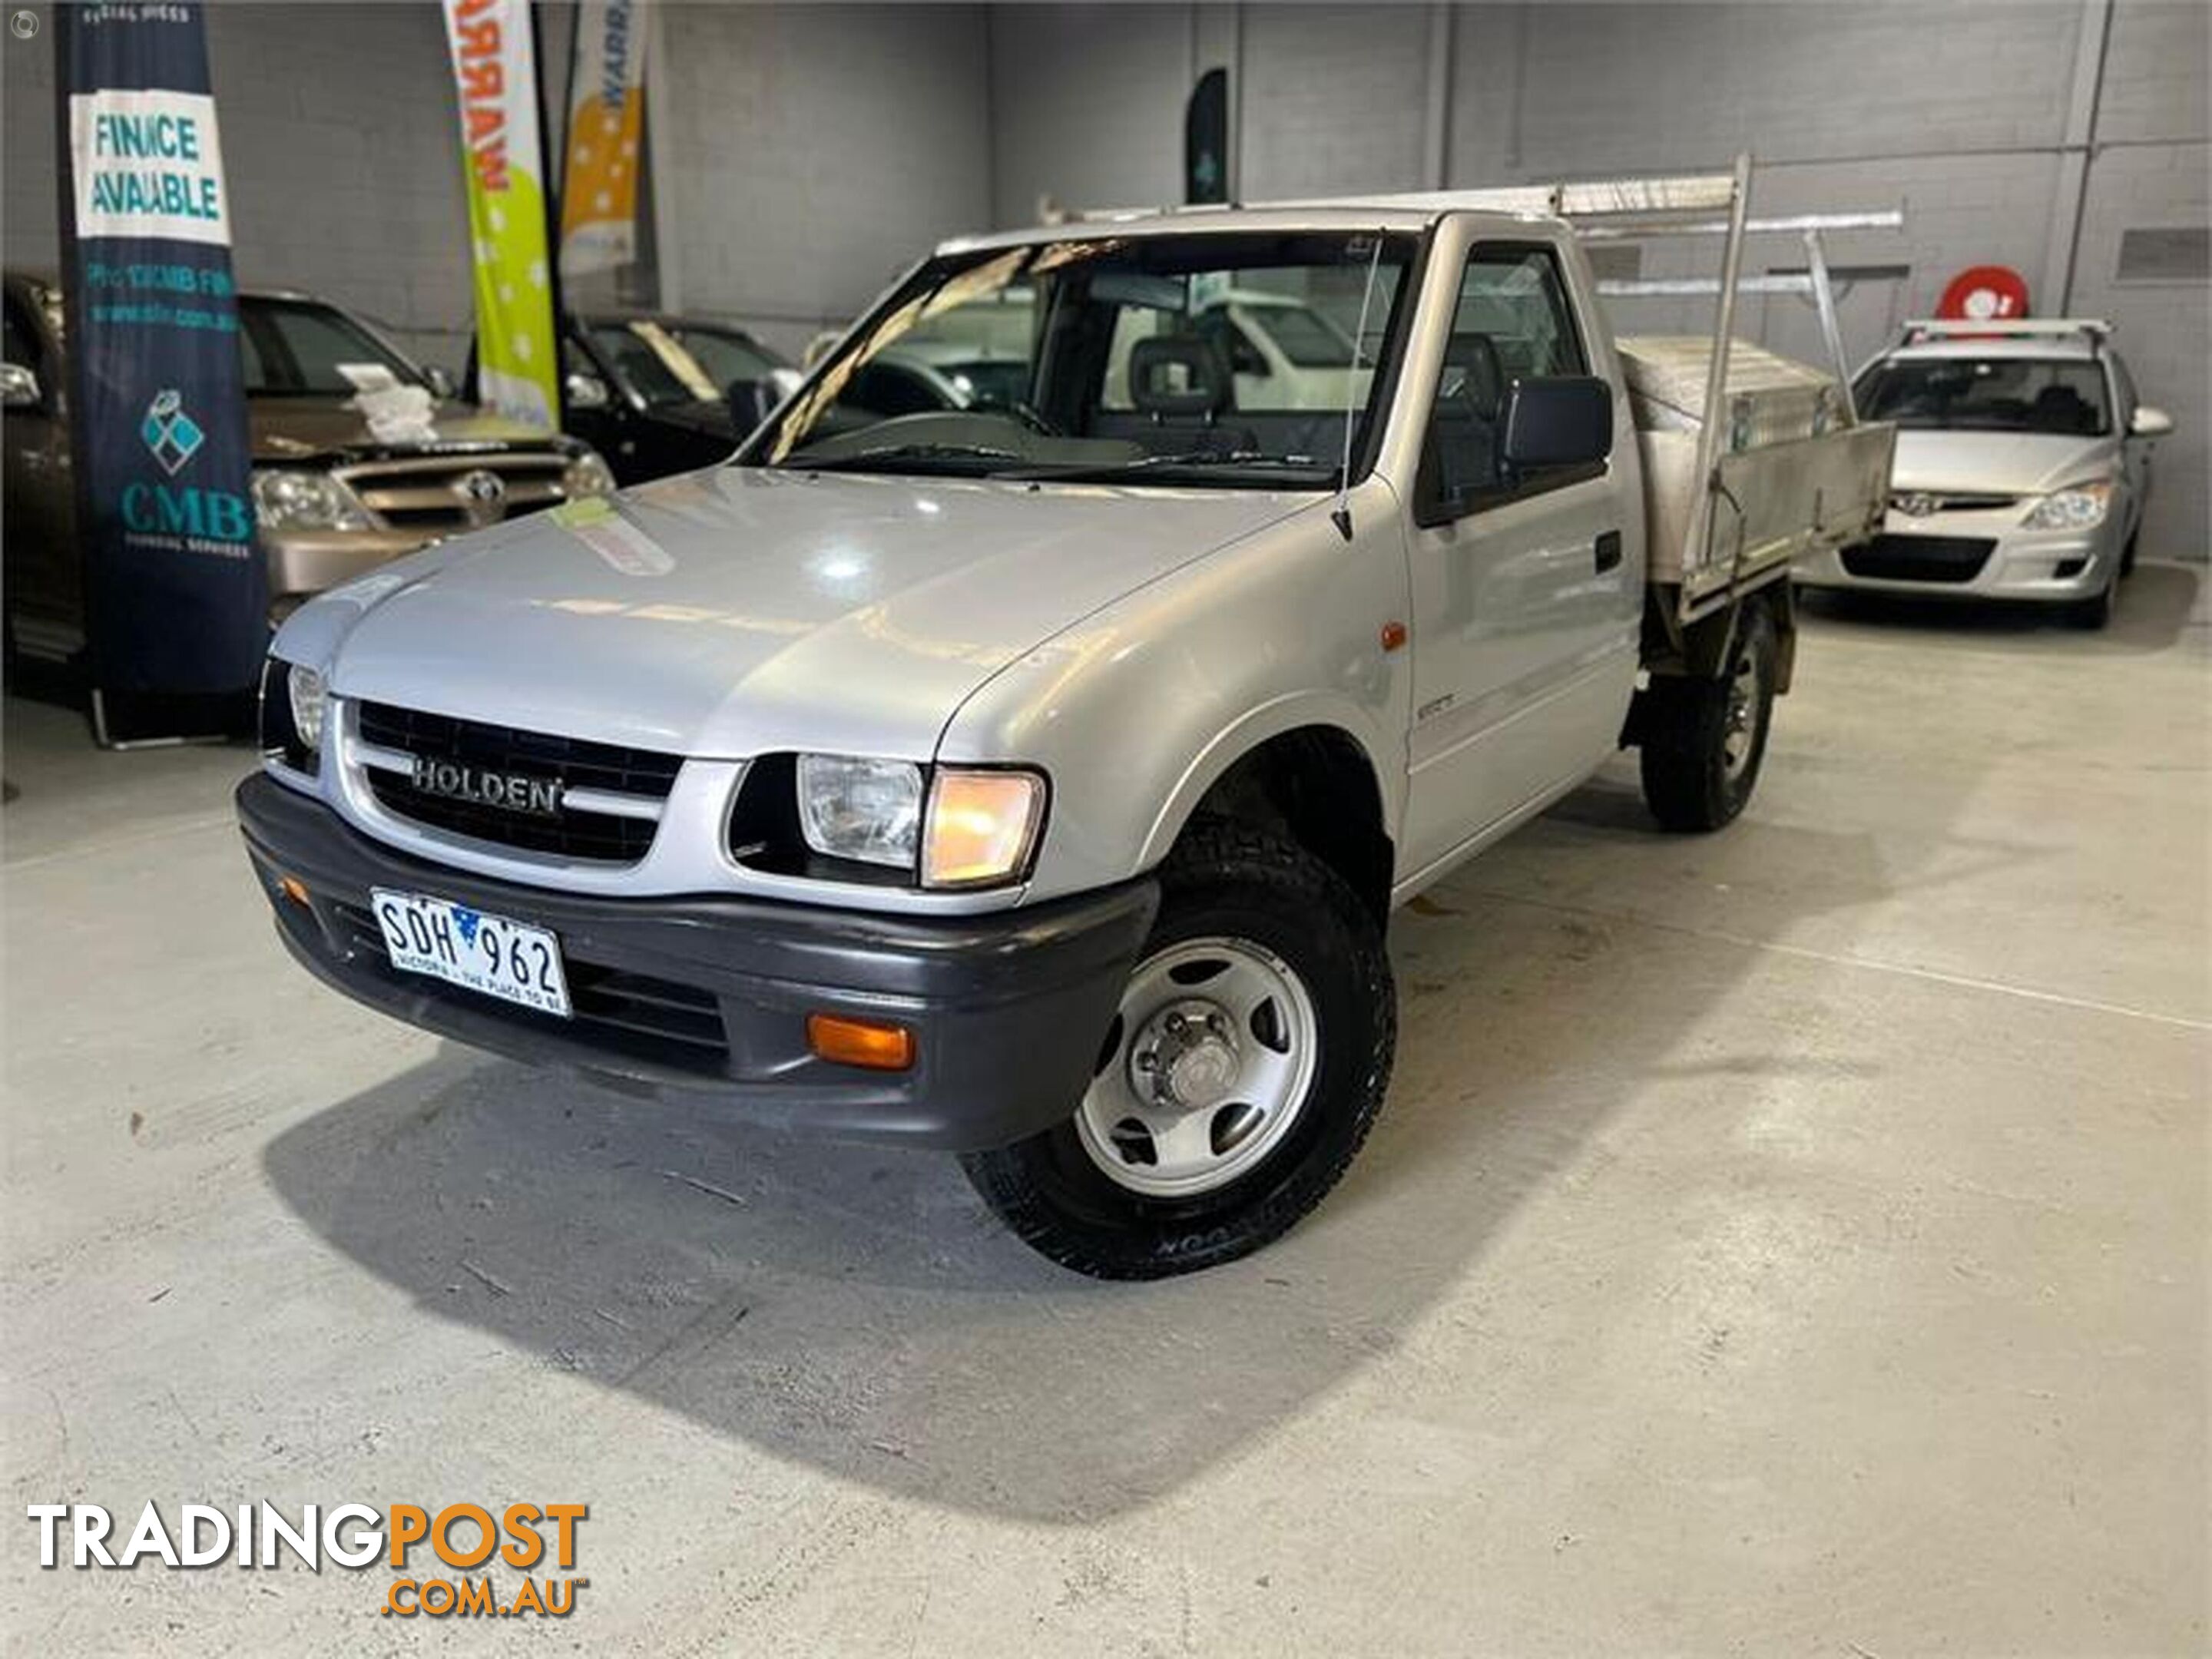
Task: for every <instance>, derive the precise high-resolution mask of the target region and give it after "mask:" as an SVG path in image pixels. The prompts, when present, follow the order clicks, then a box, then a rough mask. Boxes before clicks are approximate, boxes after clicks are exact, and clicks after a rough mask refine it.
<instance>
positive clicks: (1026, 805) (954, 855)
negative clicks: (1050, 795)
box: [921, 766, 1045, 887]
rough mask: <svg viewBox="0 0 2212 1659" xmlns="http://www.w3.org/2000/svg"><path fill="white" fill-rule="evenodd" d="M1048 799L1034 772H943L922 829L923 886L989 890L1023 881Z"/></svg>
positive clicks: (945, 769)
mask: <svg viewBox="0 0 2212 1659" xmlns="http://www.w3.org/2000/svg"><path fill="white" fill-rule="evenodd" d="M1044 795H1045V784H1044V780H1043V779H1042V778H1041V777H1039V776H1037V775H1036V773H1034V772H969V771H963V770H960V769H957V768H955V767H949V766H940V767H939V768H938V769H937V772H936V775H934V776H933V777H932V778H931V780H930V785H929V814H928V820H927V823H925V824H924V825H923V826H922V835H921V884H922V885H923V886H925V887H984V886H988V885H990V884H993V883H995V882H1002V881H1012V880H1013V879H1014V878H1016V877H1018V876H1019V875H1021V874H1022V873H1023V872H1024V871H1025V870H1027V869H1028V868H1029V862H1030V853H1031V852H1033V851H1034V850H1035V849H1036V836H1037V829H1038V827H1039V826H1040V825H1041V824H1042V823H1043V822H1044Z"/></svg>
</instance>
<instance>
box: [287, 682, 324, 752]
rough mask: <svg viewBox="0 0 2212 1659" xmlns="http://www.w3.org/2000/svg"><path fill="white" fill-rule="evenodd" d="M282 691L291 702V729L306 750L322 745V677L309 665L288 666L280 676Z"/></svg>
mask: <svg viewBox="0 0 2212 1659" xmlns="http://www.w3.org/2000/svg"><path fill="white" fill-rule="evenodd" d="M284 690H285V693H286V695H287V696H289V699H290V701H291V704H292V730H293V731H294V732H297V733H298V734H299V738H300V741H301V743H303V744H306V745H307V748H308V749H309V750H318V749H320V748H321V747H322V746H323V698H324V688H323V677H322V676H321V675H320V674H318V673H317V672H315V671H314V670H313V669H312V668H302V667H301V666H300V665H299V664H297V663H295V664H293V665H292V671H291V672H290V673H289V674H287V675H286V676H285V677H284Z"/></svg>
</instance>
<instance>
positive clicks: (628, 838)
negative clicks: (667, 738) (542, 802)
mask: <svg viewBox="0 0 2212 1659" xmlns="http://www.w3.org/2000/svg"><path fill="white" fill-rule="evenodd" d="M354 745H355V746H354V758H355V759H356V761H357V762H359V763H360V764H361V766H362V770H363V772H364V774H365V775H366V776H367V779H368V787H369V793H371V794H372V795H374V797H375V799H376V802H377V805H380V806H381V807H383V808H384V810H385V811H387V812H390V813H392V815H393V816H394V817H402V818H405V819H408V820H410V822H412V823H420V824H423V825H426V826H427V827H428V828H430V829H442V830H444V831H446V832H447V833H448V834H450V835H456V836H467V837H469V838H470V839H471V840H472V841H482V842H491V843H493V844H495V845H496V846H501V847H512V848H520V849H522V850H524V851H526V852H532V853H553V854H559V855H561V856H562V857H564V858H574V859H590V860H596V861H599V862H603V863H609V864H635V863H636V862H637V861H638V860H640V859H641V858H643V857H644V856H645V855H646V854H647V852H648V851H649V850H650V849H651V848H652V846H653V835H654V833H655V832H656V831H657V830H658V829H659V827H660V809H661V805H662V803H663V802H665V800H666V799H668V794H669V792H670V791H671V789H673V788H674V787H676V775H677V773H678V771H680V770H681V769H682V768H683V765H684V758H683V757H682V756H680V755H669V754H663V753H660V752H659V751H658V750H648V749H633V748H629V747H628V746H626V745H624V744H611V743H590V742H586V741H585V740H583V739H581V738H564V737H560V736H556V735H555V734H553V733H551V732H529V731H525V730H522V729H521V728H520V727H517V726H495V725H492V724H489V723H488V722H485V721H481V720H456V719H454V718H453V716H452V715H449V714H429V713H427V712H425V711H423V710H421V709H415V708H397V707H395V706H393V705H392V704H390V703H381V702H362V703H359V704H357V705H356V710H355V717H354ZM418 760H422V761H431V762H447V763H453V764H455V765H458V766H461V767H465V768H468V769H471V770H473V771H474V772H476V773H478V774H490V775H500V776H519V777H523V778H528V779H532V780H550V781H552V782H553V783H554V784H555V785H556V787H557V788H558V790H559V799H558V804H557V805H556V809H555V810H554V811H552V812H550V813H534V812H531V811H524V810H519V809H518V808H516V807H512V806H503V805H491V804H489V803H488V802H486V801H483V800H480V799H459V798H457V797H455V796H454V795H453V794H450V793H439V792H437V791H435V790H433V789H426V788H425V787H422V781H421V780H420V779H419V778H418V777H417V775H416V765H415V763H416V761H418Z"/></svg>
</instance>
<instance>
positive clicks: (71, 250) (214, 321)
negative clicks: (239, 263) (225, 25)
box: [52, 0, 269, 738]
mask: <svg viewBox="0 0 2212 1659" xmlns="http://www.w3.org/2000/svg"><path fill="white" fill-rule="evenodd" d="M52 15H53V18H54V21H55V24H56V26H57V28H58V31H59V33H58V40H57V45H58V64H59V68H60V82H59V87H58V90H59V92H60V95H61V97H62V99H63V100H64V101H63V111H62V115H63V125H64V129H65V131H66V134H67V143H66V146H65V154H64V159H63V168H62V179H61V189H62V201H63V210H62V226H61V228H62V245H63V246H62V262H61V263H62V273H61V275H62V289H63V293H64V302H65V304H66V306H67V307H68V319H67V332H68V338H69V373H70V422H69V428H70V453H71V465H72V468H73V470H74V472H75V475H76V525H75V538H76V544H77V547H78V548H79V549H80V550H81V554H82V560H83V572H84V580H85V599H86V618H87V632H88V647H89V650H90V656H91V669H92V683H93V685H94V688H95V691H94V696H95V702H94V713H95V718H96V719H97V720H99V722H100V731H101V734H102V737H103V738H106V736H107V735H108V728H109V721H110V719H111V717H116V723H117V725H118V726H121V727H132V726H136V727H141V728H144V727H148V726H151V727H153V728H155V729H160V730H162V731H164V732H168V733H172V734H174V733H177V732H182V731H185V730H187V729H208V728H210V726H220V725H221V724H222V723H224V715H223V714H222V713H220V712H218V710H219V708H221V706H222V705H221V702H209V703H203V704H202V706H201V707H200V708H199V709H198V710H197V712H193V713H188V712H187V710H188V709H189V708H191V700H193V699H210V698H212V699H216V700H224V699H227V698H228V697H230V696H233V695H234V694H237V693H240V692H243V691H245V690H247V689H248V688H250V687H251V686H252V684H254V682H255V679H256V678H257V676H258V672H259V669H260V665H261V659H262V656H263V653H264V652H265V651H266V649H267V648H268V613H269V594H268V578H267V574H266V572H265V570H264V567H263V562H262V559H261V556H260V553H259V551H258V549H257V547H256V545H255V542H254V523H253V509H252V491H251V476H250V469H251V453H252V452H251V447H250V441H249V439H248V435H247V427H246V391H245V385H244V378H243V377H244V365H243V361H242V359H241V357H240V352H239V343H238V306H237V301H236V297H235V294H234V289H233V285H232V278H231V270H230V198H229V195H228V186H227V185H226V184H225V182H224V179H223V172H222V135H221V133H220V131H218V129H217V127H216V111H215V100H214V99H213V98H212V97H211V96H210V93H209V83H208V63H207V39H206V35H205V33H204V29H203V24H202V19H201V15H200V9H199V7H198V6H197V4H193V3H187V0H164V3H162V4H160V5H87V6H56V7H55V8H53V12H52ZM116 735H117V736H118V737H120V736H136V735H143V730H141V731H139V732H127V731H121V730H118V732H116Z"/></svg>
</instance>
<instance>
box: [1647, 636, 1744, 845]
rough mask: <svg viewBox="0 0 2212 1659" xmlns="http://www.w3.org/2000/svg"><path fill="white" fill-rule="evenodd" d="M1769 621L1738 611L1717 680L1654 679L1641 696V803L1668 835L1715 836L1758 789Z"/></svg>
mask: <svg viewBox="0 0 2212 1659" xmlns="http://www.w3.org/2000/svg"><path fill="white" fill-rule="evenodd" d="M1774 662H1775V639H1774V618H1773V616H1772V614H1771V612H1769V611H1768V610H1767V608H1766V607H1765V605H1747V606H1745V607H1744V610H1743V611H1742V614H1741V617H1739V618H1738V621H1737V623H1736V631H1735V639H1734V640H1733V641H1730V643H1729V658H1728V669H1727V671H1726V672H1725V673H1724V674H1723V675H1722V676H1721V678H1718V679H1711V680H1705V679H1687V678H1676V677H1674V676H1667V677H1655V678H1653V680H1652V681H1651V684H1650V686H1649V687H1647V688H1646V689H1645V690H1644V696H1645V697H1646V698H1648V699H1649V703H1648V705H1647V707H1646V708H1645V710H1644V736H1643V743H1642V750H1641V753H1640V755H1639V757H1638V759H1639V762H1640V763H1641V765H1642V768H1643V774H1644V802H1645V804H1646V805H1649V806H1650V808H1651V812H1652V816H1653V817H1656V818H1657V819H1658V820H1659V822H1660V823H1661V824H1662V825H1663V826H1664V827H1666V828H1667V829H1673V830H1678V831H1687V830H1696V829H1719V828H1720V827H1721V826H1722V825H1723V824H1725V823H1729V822H1731V821H1732V820H1733V819H1734V818H1735V816H1736V814H1737V813H1739V812H1741V811H1743V809H1744V805H1745V803H1746V802H1747V801H1748V800H1750V799H1751V792H1752V791H1753V789H1754V788H1756V787H1758V784H1759V765H1760V763H1762V762H1763V761H1764V760H1765V758H1766V731H1767V727H1768V726H1769V725H1770V724H1771V722H1772V720H1773V717H1774Z"/></svg>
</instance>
